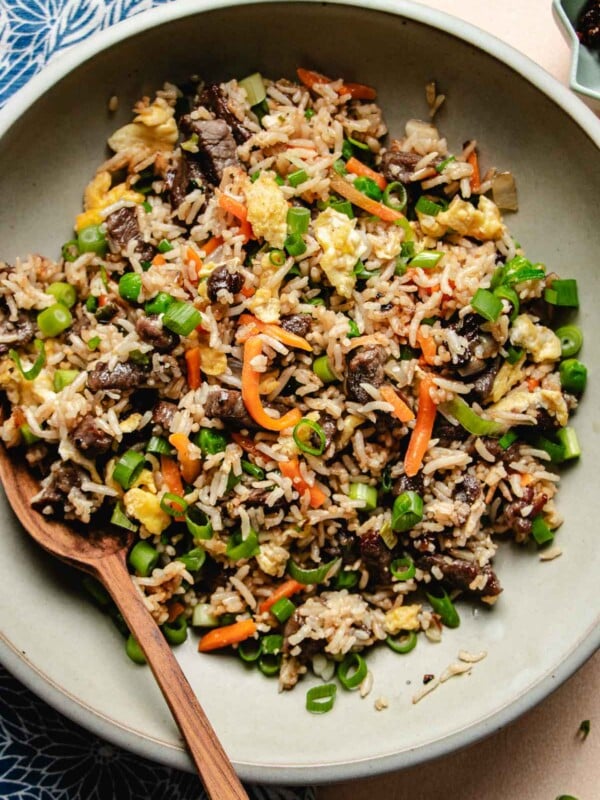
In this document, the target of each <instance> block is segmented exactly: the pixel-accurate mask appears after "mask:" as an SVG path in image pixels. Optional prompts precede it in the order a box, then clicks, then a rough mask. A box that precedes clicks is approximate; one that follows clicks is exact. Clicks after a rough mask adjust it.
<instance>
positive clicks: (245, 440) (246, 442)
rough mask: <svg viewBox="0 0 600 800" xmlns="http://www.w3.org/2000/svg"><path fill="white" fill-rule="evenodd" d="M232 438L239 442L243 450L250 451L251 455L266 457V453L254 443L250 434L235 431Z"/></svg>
mask: <svg viewBox="0 0 600 800" xmlns="http://www.w3.org/2000/svg"><path fill="white" fill-rule="evenodd" d="M231 438H232V439H233V441H234V442H235V443H236V444H239V446H240V447H241V448H242V450H245V451H246V452H247V453H250V455H251V456H254V457H255V458H263V459H264V458H265V454H264V453H261V451H260V450H259V449H258V448H257V446H256V445H255V444H254V440H253V439H251V438H250V437H249V436H244V435H243V434H241V433H235V432H234V433H232V434H231Z"/></svg>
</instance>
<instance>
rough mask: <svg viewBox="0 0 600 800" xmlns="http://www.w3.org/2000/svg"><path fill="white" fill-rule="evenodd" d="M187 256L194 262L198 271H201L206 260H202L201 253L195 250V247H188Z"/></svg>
mask: <svg viewBox="0 0 600 800" xmlns="http://www.w3.org/2000/svg"><path fill="white" fill-rule="evenodd" d="M185 257H186V259H187V260H188V261H191V262H192V264H193V265H194V267H195V268H196V272H200V270H201V269H202V267H203V266H204V262H203V261H202V259H201V258H200V256H199V254H198V253H197V252H196V251H195V250H194V248H193V247H188V249H187V252H186V255H185Z"/></svg>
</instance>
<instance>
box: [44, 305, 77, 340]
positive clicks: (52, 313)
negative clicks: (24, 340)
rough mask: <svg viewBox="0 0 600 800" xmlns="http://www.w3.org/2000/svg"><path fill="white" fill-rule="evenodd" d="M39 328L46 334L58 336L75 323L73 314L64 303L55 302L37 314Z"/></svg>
mask: <svg viewBox="0 0 600 800" xmlns="http://www.w3.org/2000/svg"><path fill="white" fill-rule="evenodd" d="M37 324H38V328H39V329H40V330H41V332H42V333H43V334H44V336H48V337H53V336H58V335H59V334H60V333H62V332H63V331H66V330H67V328H70V327H71V325H72V324H73V316H72V315H71V312H70V311H69V309H68V308H67V307H66V306H64V305H63V304H62V303H55V304H54V305H52V306H49V307H48V308H45V309H44V310H43V311H40V313H39V314H38V315H37Z"/></svg>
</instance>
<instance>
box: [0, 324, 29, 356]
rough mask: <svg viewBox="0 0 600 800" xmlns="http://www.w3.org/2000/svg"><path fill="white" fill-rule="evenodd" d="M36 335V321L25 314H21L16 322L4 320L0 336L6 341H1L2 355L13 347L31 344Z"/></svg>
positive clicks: (0, 352)
mask: <svg viewBox="0 0 600 800" xmlns="http://www.w3.org/2000/svg"><path fill="white" fill-rule="evenodd" d="M34 337H35V323H34V322H33V321H32V320H30V319H29V317H28V316H26V315H25V314H19V317H18V319H17V321H16V322H11V321H10V320H8V319H6V320H2V322H0V338H2V339H3V340H4V341H3V342H1V343H0V356H3V355H4V354H5V353H8V351H9V350H10V349H11V347H19V346H20V345H24V344H29V342H31V341H32V340H33V339H34Z"/></svg>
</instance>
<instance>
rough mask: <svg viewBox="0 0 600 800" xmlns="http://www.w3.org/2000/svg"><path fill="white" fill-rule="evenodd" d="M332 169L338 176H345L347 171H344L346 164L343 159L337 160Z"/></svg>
mask: <svg viewBox="0 0 600 800" xmlns="http://www.w3.org/2000/svg"><path fill="white" fill-rule="evenodd" d="M333 169H334V172H337V174H338V175H347V174H348V170H347V169H346V162H345V161H344V159H343V158H338V159H336V160H335V161H334V162H333Z"/></svg>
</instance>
